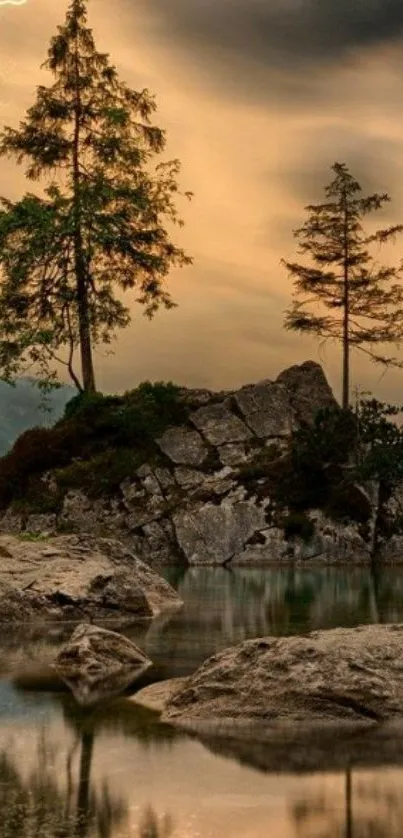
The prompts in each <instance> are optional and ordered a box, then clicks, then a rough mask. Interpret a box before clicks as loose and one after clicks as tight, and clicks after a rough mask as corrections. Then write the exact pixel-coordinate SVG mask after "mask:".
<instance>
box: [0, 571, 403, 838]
mask: <svg viewBox="0 0 403 838" xmlns="http://www.w3.org/2000/svg"><path fill="white" fill-rule="evenodd" d="M164 573H165V575H166V576H167V578H168V579H169V581H171V583H172V584H174V585H175V587H177V588H178V590H179V593H180V595H181V596H182V598H183V600H184V603H185V605H184V608H183V609H181V610H180V611H178V612H175V613H173V614H168V615H162V616H161V617H160V618H158V619H156V620H154V621H153V622H152V623H151V624H149V625H148V626H147V625H142V626H138V627H132V628H131V629H130V630H129V631H127V634H128V635H129V636H130V637H131V638H132V639H133V640H134V641H135V642H136V643H138V644H139V645H140V646H141V647H142V648H143V649H144V651H145V652H146V653H147V654H148V655H149V657H150V658H151V659H152V660H153V661H154V662H155V672H156V673H157V677H172V676H177V675H184V674H187V673H190V672H191V671H192V670H194V669H195V667H196V666H197V665H198V664H199V663H200V662H201V661H202V660H204V659H205V658H206V657H208V656H209V655H210V654H213V653H214V652H216V651H218V650H219V649H221V648H224V647H225V646H229V645H232V644H235V643H238V642H240V641H242V640H245V639H247V638H253V637H257V636H261V635H267V634H276V635H285V634H295V633H304V632H307V631H309V630H311V629H317V628H330V627H334V626H353V625H357V624H359V623H370V622H400V621H402V622H403V574H402V573H401V571H399V570H393V569H388V570H385V571H383V572H382V571H378V572H377V573H375V574H371V573H370V572H369V571H368V570H367V569H364V568H357V569H352V570H349V569H348V568H325V569H322V568H318V569H315V570H313V569H312V570H293V569H291V568H286V569H281V570H277V569H272V568H271V569H267V570H264V569H241V568H238V569H236V570H235V571H229V570H224V569H221V568H193V569H190V570H188V571H186V572H185V571H183V570H178V569H166V570H165V571H164ZM70 631H71V628H65V629H63V630H60V629H59V628H52V629H49V631H48V632H47V634H46V635H43V632H37V631H35V630H30V631H29V632H28V631H21V632H16V631H15V630H14V629H13V631H12V632H4V633H3V636H2V637H1V648H2V655H1V672H2V680H1V681H0V813H1V814H0V838H75V836H77V838H227V836H228V838H400V836H401V835H402V834H403V756H402V759H401V760H400V755H399V753H398V750H397V756H396V758H393V759H391V760H390V761H388V759H386V760H385V759H384V758H383V757H382V754H381V751H380V750H379V751H378V750H377V748H378V746H377V745H376V744H374V746H373V748H372V751H371V753H370V759H369V761H368V760H367V763H366V762H365V760H364V764H363V760H362V759H361V758H360V759H358V754H361V755H362V747H361V746H362V743H361V742H358V741H357V742H355V743H354V747H351V748H350V750H349V754H350V756H349V758H348V759H346V764H343V762H341V763H340V765H339V767H338V768H337V770H335V768H334V759H335V753H336V751H337V748H336V746H335V745H334V743H333V744H332V743H331V742H330V743H329V745H326V743H324V742H322V743H320V744H321V752H322V763H323V764H322V765H321V770H318V771H314V772H313V771H309V770H303V769H304V765H303V762H304V760H302V762H301V770H298V771H293V770H290V768H289V765H290V755H292V752H293V750H294V748H296V747H297V746H296V745H295V744H293V743H292V742H291V743H290V744H289V746H288V751H285V750H283V751H281V749H279V751H278V754H277V757H276V760H277V761H276V763H275V765H273V764H272V762H271V763H270V768H269V769H268V768H267V766H268V761H267V754H266V753H265V750H264V747H263V745H262V743H260V742H258V741H257V742H250V743H246V745H245V746H243V747H241V748H237V747H236V746H233V743H228V742H227V743H224V744H223V743H214V742H200V741H198V740H197V739H195V738H191V737H189V736H187V735H184V734H182V733H179V732H177V731H175V730H174V729H173V728H170V727H169V726H167V725H162V724H161V723H160V722H159V719H158V715H157V714H155V713H153V712H151V711H148V710H146V709H144V708H142V707H139V706H137V705H135V704H134V702H133V701H132V700H130V699H129V698H126V697H124V698H121V699H119V700H116V701H111V702H109V703H107V704H105V705H103V706H101V707H99V708H97V709H96V710H93V711H91V712H84V711H80V710H79V709H78V708H77V707H76V706H75V704H74V702H73V701H72V699H71V698H70V696H69V695H68V694H66V693H64V692H60V691H59V692H47V691H43V690H41V691H39V690H38V691H34V690H31V691H26V690H22V689H21V688H19V689H17V688H16V687H15V686H13V684H12V682H11V680H10V677H9V672H10V670H11V669H15V668H16V667H17V669H18V667H19V666H20V665H21V666H23V665H24V664H25V663H26V662H27V661H35V660H37V661H38V662H39V663H40V662H41V660H42V659H48V658H49V655H50V654H53V652H56V650H57V648H58V646H59V645H60V642H61V640H62V639H63V637H64V636H66V635H67V636H68V635H69V633H70ZM368 748H370V745H369V746H368V742H367V745H366V755H367V756H368ZM364 750H365V748H364ZM402 753H403V751H402ZM354 756H356V759H354ZM327 757H328V758H327ZM269 762H270V761H269ZM357 762H358V764H357ZM399 764H400V765H401V766H402V767H399Z"/></svg>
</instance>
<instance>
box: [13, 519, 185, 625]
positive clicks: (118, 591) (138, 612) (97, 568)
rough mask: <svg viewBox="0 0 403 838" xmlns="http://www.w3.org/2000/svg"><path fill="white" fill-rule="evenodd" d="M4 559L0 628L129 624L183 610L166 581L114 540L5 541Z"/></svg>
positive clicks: (68, 538)
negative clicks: (92, 621)
mask: <svg viewBox="0 0 403 838" xmlns="http://www.w3.org/2000/svg"><path fill="white" fill-rule="evenodd" d="M0 556H1V567H0V622H21V621H23V620H24V621H30V620H43V621H47V620H59V619H72V620H75V619H82V618H83V617H87V618H88V617H91V618H96V619H98V620H102V619H114V620H123V621H125V622H128V621H133V620H134V619H137V618H145V617H147V618H149V617H152V616H153V615H155V614H158V613H159V612H160V611H162V610H164V608H171V607H175V606H178V605H180V604H181V600H180V599H179V597H178V596H177V594H176V592H175V591H174V589H173V588H172V587H171V586H170V585H169V584H168V583H167V582H166V581H165V579H163V578H162V577H161V576H159V574H158V573H156V572H155V571H154V570H152V569H151V568H150V567H148V565H146V564H145V563H144V562H142V561H141V560H140V559H139V558H138V557H137V556H135V555H134V554H133V553H132V552H131V551H130V550H129V549H128V548H127V547H125V545H123V544H121V543H120V542H119V541H117V540H115V539H97V538H95V537H92V538H91V537H87V538H85V537H84V536H80V537H78V536H59V537H57V538H52V539H48V540H37V541H36V540H35V541H28V540H25V539H22V538H18V537H15V536H12V535H7V536H6V535H2V536H0Z"/></svg>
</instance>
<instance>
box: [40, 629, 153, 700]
mask: <svg viewBox="0 0 403 838" xmlns="http://www.w3.org/2000/svg"><path fill="white" fill-rule="evenodd" d="M151 666H152V662H151V661H150V660H149V659H148V658H147V656H146V655H145V654H144V653H143V652H142V651H141V650H140V649H139V648H138V647H137V646H135V644H134V643H132V642H131V641H130V640H128V639H127V637H124V636H123V635H121V634H118V633H117V632H114V631H108V630H107V629H103V628H99V627H98V626H93V625H87V624H82V625H79V626H77V628H76V629H75V631H74V633H73V635H72V637H71V638H70V640H69V641H68V643H67V644H66V645H65V646H64V647H63V649H62V650H61V651H60V652H59V654H58V656H57V658H56V660H55V663H54V668H55V670H56V672H57V674H58V675H59V676H60V678H62V680H63V681H64V682H65V683H66V684H67V686H68V687H69V688H70V689H71V691H72V693H73V695H74V698H75V699H76V701H77V702H78V704H80V705H81V706H83V707H89V706H92V705H94V704H97V703H98V702H99V701H103V700H105V699H108V698H111V697H113V696H116V695H119V694H120V693H121V692H123V690H125V689H126V688H127V687H128V686H129V685H130V684H132V683H134V681H135V680H136V678H139V677H140V676H141V675H142V674H143V673H144V672H145V671H146V670H147V669H149V668H150V667H151Z"/></svg>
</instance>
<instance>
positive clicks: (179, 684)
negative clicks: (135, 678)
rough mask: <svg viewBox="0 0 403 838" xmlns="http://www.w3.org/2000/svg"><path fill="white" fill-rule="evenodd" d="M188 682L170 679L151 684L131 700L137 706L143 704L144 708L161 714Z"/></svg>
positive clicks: (183, 679)
mask: <svg viewBox="0 0 403 838" xmlns="http://www.w3.org/2000/svg"><path fill="white" fill-rule="evenodd" d="M187 680H188V679H187V678H169V679H168V680H166V681H157V683H155V684H149V686H147V687H143V689H142V690H139V691H138V692H136V693H134V695H133V696H131V697H130V700H131V701H134V703H135V704H141V705H142V706H143V707H148V708H149V709H150V710H155V711H157V712H158V713H161V712H162V711H163V710H164V707H165V706H166V704H167V703H168V701H170V699H171V698H172V697H173V696H174V695H175V694H176V693H177V692H179V691H180V690H183V688H184V687H185V685H186V683H187Z"/></svg>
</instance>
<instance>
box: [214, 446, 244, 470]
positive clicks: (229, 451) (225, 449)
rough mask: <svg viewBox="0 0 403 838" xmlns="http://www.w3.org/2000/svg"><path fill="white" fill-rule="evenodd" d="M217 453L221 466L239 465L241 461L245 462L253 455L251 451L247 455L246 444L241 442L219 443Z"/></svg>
mask: <svg viewBox="0 0 403 838" xmlns="http://www.w3.org/2000/svg"><path fill="white" fill-rule="evenodd" d="M218 455H219V457H220V461H221V462H222V464H223V466H240V465H242V464H243V463H247V462H248V460H250V459H252V457H253V453H252V455H248V453H247V451H246V446H245V445H243V444H242V443H241V442H239V443H230V444H228V445H220V447H219V448H218Z"/></svg>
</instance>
